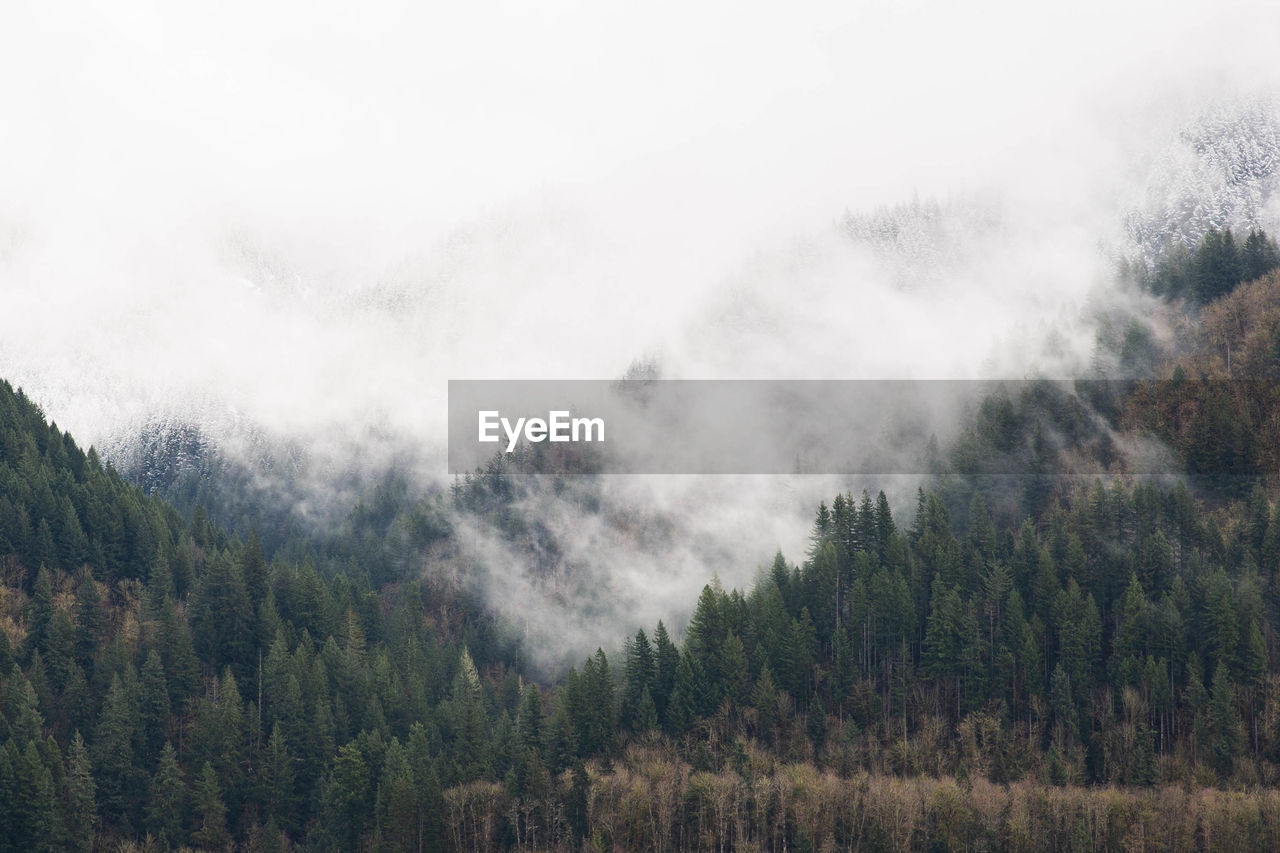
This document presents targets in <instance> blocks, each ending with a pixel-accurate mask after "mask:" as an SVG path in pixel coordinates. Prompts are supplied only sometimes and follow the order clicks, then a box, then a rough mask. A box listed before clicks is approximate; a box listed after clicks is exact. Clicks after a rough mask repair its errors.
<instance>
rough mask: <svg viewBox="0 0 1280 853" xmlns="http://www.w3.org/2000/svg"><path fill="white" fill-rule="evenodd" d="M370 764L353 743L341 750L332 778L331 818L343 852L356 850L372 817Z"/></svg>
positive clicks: (329, 800)
mask: <svg viewBox="0 0 1280 853" xmlns="http://www.w3.org/2000/svg"><path fill="white" fill-rule="evenodd" d="M369 786H370V777H369V765H368V763H367V762H366V761H365V760H364V756H363V755H361V754H360V750H359V749H358V748H357V747H356V745H355V744H353V743H348V744H346V745H344V746H343V747H341V748H340V749H339V750H338V756H337V758H336V759H335V761H334V764H333V773H332V775H331V777H330V779H329V787H328V795H327V796H326V801H327V805H328V808H329V810H330V811H329V814H328V816H329V819H330V820H332V821H333V828H334V835H335V836H336V837H337V838H338V840H339V841H340V842H341V845H342V849H344V850H354V849H356V839H357V838H359V837H360V835H361V833H362V832H363V831H364V828H365V824H366V821H367V820H368V817H369V812H370V808H369V806H370V802H369V794H370V791H369Z"/></svg>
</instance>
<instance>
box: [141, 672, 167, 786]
mask: <svg viewBox="0 0 1280 853" xmlns="http://www.w3.org/2000/svg"><path fill="white" fill-rule="evenodd" d="M140 711H141V724H142V756H141V758H142V760H143V763H144V764H145V765H146V766H147V767H151V766H153V765H154V763H155V760H156V758H157V757H158V756H159V755H160V747H161V746H162V745H163V744H164V742H165V741H166V740H167V739H168V734H169V732H168V728H169V683H168V680H167V679H166V678H165V675H164V665H163V664H161V663H160V655H159V654H157V653H156V651H155V649H152V650H151V651H150V652H148V653H147V660H146V663H144V664H143V665H142V702H141V708H140Z"/></svg>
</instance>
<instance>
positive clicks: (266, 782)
mask: <svg viewBox="0 0 1280 853" xmlns="http://www.w3.org/2000/svg"><path fill="white" fill-rule="evenodd" d="M294 763H295V762H294V759H293V756H292V755H290V754H289V746H288V743H287V741H286V740H285V736H284V732H282V731H281V729H280V726H279V724H277V725H274V726H272V727H271V737H270V738H269V739H268V740H267V749H266V753H265V755H263V758H262V771H261V772H262V789H263V794H264V797H263V800H264V802H263V805H264V808H265V811H266V814H267V816H268V817H271V818H274V819H275V821H276V823H277V824H279V826H280V827H281V828H282V829H284V830H286V831H291V830H292V829H293V828H294V827H295V826H296V825H297V816H296V815H297V807H298V797H297V791H296V783H295V780H294Z"/></svg>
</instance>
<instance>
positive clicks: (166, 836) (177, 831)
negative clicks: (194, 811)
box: [147, 741, 187, 847]
mask: <svg viewBox="0 0 1280 853" xmlns="http://www.w3.org/2000/svg"><path fill="white" fill-rule="evenodd" d="M186 803H187V790H186V784H185V783H184V782H183V781H182V770H181V768H180V767H179V766H178V754H177V753H176V752H174V749H173V744H171V743H169V742H168V741H165V744H164V746H163V747H162V748H161V750H160V758H159V760H158V761H157V764H156V772H155V775H154V776H152V777H151V791H150V796H149V797H148V799H147V831H148V832H150V833H151V834H152V835H153V836H155V837H156V838H157V839H158V840H159V841H160V843H161V844H168V845H170V846H173V847H176V846H179V845H180V844H182V842H183V840H184V838H185V835H184V833H183V831H182V829H183V820H184V817H183V815H184V813H185V810H186Z"/></svg>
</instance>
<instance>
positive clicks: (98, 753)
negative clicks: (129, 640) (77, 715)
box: [93, 675, 140, 831]
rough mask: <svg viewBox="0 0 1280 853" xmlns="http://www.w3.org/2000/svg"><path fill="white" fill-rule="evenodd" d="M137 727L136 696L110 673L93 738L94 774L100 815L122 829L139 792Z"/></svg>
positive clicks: (129, 823)
mask: <svg viewBox="0 0 1280 853" xmlns="http://www.w3.org/2000/svg"><path fill="white" fill-rule="evenodd" d="M139 728H140V726H139V716H138V706H137V700H136V699H135V698H134V697H132V696H130V695H129V692H128V691H127V690H126V689H125V685H124V682H123V681H122V680H121V678H120V676H119V675H114V676H112V678H111V687H110V688H109V689H108V690H107V697H106V700H105V702H104V703H103V705H102V714H101V715H100V716H99V718H98V727H97V730H96V732H95V735H94V739H93V756H94V778H96V779H97V782H98V793H99V804H100V806H101V809H102V816H103V817H104V818H105V819H106V820H107V821H108V822H109V823H111V824H113V825H114V826H117V827H119V828H121V829H123V830H125V831H129V829H130V828H131V827H132V817H133V814H134V811H135V809H136V807H137V803H138V800H139V794H140V780H139V777H138V766H137V758H136V756H137V752H136V746H137V744H138V742H139V739H140V738H139V735H140V732H139Z"/></svg>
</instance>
